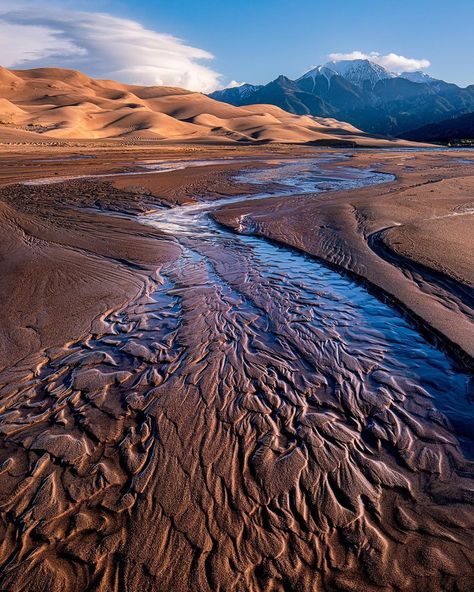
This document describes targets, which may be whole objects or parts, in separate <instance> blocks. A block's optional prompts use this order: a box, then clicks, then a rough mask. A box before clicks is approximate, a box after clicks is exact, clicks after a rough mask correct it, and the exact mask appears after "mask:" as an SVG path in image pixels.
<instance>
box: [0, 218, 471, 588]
mask: <svg viewBox="0 0 474 592" xmlns="http://www.w3.org/2000/svg"><path fill="white" fill-rule="evenodd" d="M188 211H190V210H188ZM183 212H184V210H183V209H182V208H181V209H179V208H177V209H176V210H174V211H173V212H171V213H166V214H160V215H159V216H157V217H156V219H155V221H154V223H155V224H157V225H159V224H161V223H163V224H164V221H165V220H166V223H170V217H171V218H172V220H171V222H172V223H173V225H174V228H175V229H176V228H178V227H180V225H181V235H180V237H179V242H180V244H181V247H182V257H181V258H180V260H179V263H178V264H177V265H176V264H175V265H173V266H170V267H165V268H163V269H161V270H159V273H157V276H156V278H155V279H154V280H153V281H151V282H150V284H149V285H148V286H147V289H146V290H145V291H144V293H143V295H142V297H141V298H140V299H139V300H138V301H137V302H136V303H135V304H134V305H133V306H131V307H129V308H127V309H125V310H121V311H116V312H111V313H109V314H107V315H104V317H103V318H102V319H99V320H98V321H97V323H96V326H95V328H94V332H93V333H92V334H91V335H90V336H89V337H88V338H87V339H86V340H85V341H83V342H81V343H72V344H68V345H67V346H65V347H64V348H62V349H59V350H55V351H47V352H43V353H42V354H40V355H39V356H38V359H37V360H35V364H33V365H31V360H30V361H25V363H24V364H23V365H22V367H18V368H16V369H12V370H11V371H10V372H9V373H8V374H6V375H5V376H4V377H1V379H2V384H1V385H0V386H1V391H0V393H1V405H2V408H1V416H0V421H1V423H0V430H1V435H2V439H1V443H2V446H1V450H0V473H1V481H0V531H1V540H2V543H1V544H0V562H1V576H0V588H1V589H5V590H11V591H25V592H26V591H27V590H38V591H39V590H41V591H43V590H47V591H56V590H57V591H61V592H69V591H71V592H72V591H77V590H103V591H109V590H113V591H115V590H116V591H119V590H127V591H141V590H151V591H163V590H196V591H217V590H226V591H227V590H238V591H244V590H272V591H273V590H274V591H286V590H305V591H306V590H343V591H353V590H354V591H355V590H368V591H372V590H373V591H376V590H377V591H380V590H383V591H386V590H387V591H388V590H410V591H418V590H419V591H423V592H429V591H433V592H434V591H439V590H453V591H454V590H460V591H466V592H467V591H468V590H472V587H473V584H474V582H473V579H472V549H473V537H472V528H473V522H474V520H473V514H472V501H473V483H474V481H473V479H472V463H469V461H467V460H466V454H465V453H466V450H467V449H465V448H464V446H463V450H461V447H460V444H463V436H462V432H463V430H462V429H461V428H459V429H457V427H456V426H453V423H452V421H450V419H449V418H450V414H451V415H452V416H453V417H458V416H461V417H462V414H463V413H464V411H465V405H466V399H465V397H466V390H465V389H466V385H467V382H468V377H467V376H465V375H464V374H462V373H461V372H458V371H456V370H455V369H454V368H453V367H452V365H451V363H450V362H449V360H448V359H447V358H446V357H445V355H444V354H443V353H441V352H440V351H438V350H436V349H435V348H433V347H431V346H430V345H428V344H427V343H426V342H425V341H424V340H423V339H422V338H421V337H420V336H419V335H418V334H417V333H416V332H415V331H414V330H413V329H412V328H411V327H410V326H409V325H408V324H407V323H406V321H405V320H403V319H402V318H401V317H399V316H398V315H397V314H396V313H395V312H394V311H393V310H392V309H390V308H389V307H387V306H386V305H384V304H382V303H381V302H379V301H378V300H377V299H376V298H375V297H373V296H371V295H370V294H368V293H367V291H366V290H365V289H363V288H362V287H360V286H358V285H356V284H355V283H353V282H352V281H351V280H349V279H347V278H344V277H342V276H340V275H339V274H338V273H336V272H334V271H332V270H329V269H327V268H326V267H324V266H322V265H319V264H318V263H317V262H316V261H314V260H311V259H309V258H307V257H305V256H304V255H301V254H298V253H296V252H293V251H291V250H288V249H285V248H283V247H279V246H277V245H274V244H271V243H267V242H266V241H264V240H262V239H257V238H254V237H252V236H246V235H242V236H239V235H234V234H231V233H230V232H227V231H225V230H223V229H220V228H218V227H217V226H215V225H214V223H213V222H211V221H210V220H209V219H208V217H207V216H206V215H205V213H203V212H202V210H199V209H197V210H196V215H191V216H188V217H186V215H184V216H183ZM160 220H161V222H160ZM27 362H30V364H29V365H30V367H31V370H30V371H27V370H26V368H27V367H28V363H27ZM443 397H444V401H443ZM440 409H442V410H441V411H440ZM463 452H464V453H463Z"/></svg>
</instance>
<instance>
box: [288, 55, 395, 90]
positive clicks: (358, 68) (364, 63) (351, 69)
mask: <svg viewBox="0 0 474 592" xmlns="http://www.w3.org/2000/svg"><path fill="white" fill-rule="evenodd" d="M317 76H324V77H325V78H326V79H327V80H328V82H329V83H330V82H331V79H332V78H333V77H334V76H341V77H342V78H344V79H345V80H348V81H349V82H351V83H352V84H355V85H356V86H364V84H366V83H369V85H370V86H371V87H374V86H375V85H376V84H377V82H379V80H385V79H387V78H396V77H397V74H395V73H393V72H390V71H389V70H387V69H386V68H384V67H383V66H379V65H378V64H375V63H374V62H371V61H370V60H339V61H334V62H328V63H327V64H324V65H323V66H318V67H317V68H313V69H312V70H310V71H309V72H306V74H303V76H301V78H299V79H298V80H303V79H305V78H312V79H313V80H314V79H315V78H316V77H317Z"/></svg>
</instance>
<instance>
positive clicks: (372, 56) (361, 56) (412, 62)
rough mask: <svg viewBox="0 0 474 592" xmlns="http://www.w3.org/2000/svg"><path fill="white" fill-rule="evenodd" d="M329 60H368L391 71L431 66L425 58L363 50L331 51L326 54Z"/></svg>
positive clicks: (412, 70) (406, 70)
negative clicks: (365, 51) (348, 51)
mask: <svg viewBox="0 0 474 592" xmlns="http://www.w3.org/2000/svg"><path fill="white" fill-rule="evenodd" d="M328 58H329V60H330V61H338V60H370V61H371V62H374V63H376V64H379V65H380V66H383V67H384V68H387V70H390V71H392V72H416V71H418V70H424V69H425V68H429V67H430V66H431V62H430V61H429V60H425V59H416V58H406V57H405V56H402V55H397V54H396V53H388V54H386V55H382V54H381V53H379V52H377V51H372V52H370V53H364V52H363V51H352V52H350V53H331V54H329V56H328Z"/></svg>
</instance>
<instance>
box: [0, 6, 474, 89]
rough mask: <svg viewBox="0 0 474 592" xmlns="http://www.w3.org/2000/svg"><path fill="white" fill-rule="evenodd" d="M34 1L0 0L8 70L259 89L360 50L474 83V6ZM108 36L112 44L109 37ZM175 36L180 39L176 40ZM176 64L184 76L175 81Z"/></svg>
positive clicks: (2, 52) (0, 50)
mask: <svg viewBox="0 0 474 592" xmlns="http://www.w3.org/2000/svg"><path fill="white" fill-rule="evenodd" d="M38 4H39V3H38V2H32V1H31V2H29V1H27V0H25V1H22V0H0V60H1V59H3V60H5V61H6V62H7V63H4V64H3V65H7V66H19V67H33V66H37V65H63V66H70V67H78V68H80V69H83V70H85V71H86V72H87V71H88V73H89V74H91V75H96V76H101V77H102V76H105V75H107V74H108V72H109V71H110V77H115V78H117V77H119V76H121V79H122V80H124V81H128V82H134V81H136V82H140V81H142V79H143V82H146V83H149V82H150V81H153V80H154V78H153V77H155V78H156V80H157V82H158V83H165V84H181V85H183V86H188V87H195V88H198V87H202V88H198V89H199V90H210V89H211V88H212V87H214V86H218V85H221V86H222V85H225V84H227V83H228V82H229V81H231V80H235V81H238V82H244V81H245V82H256V83H262V82H268V81H269V80H271V79H273V78H275V77H276V76H278V75H279V74H285V75H287V76H289V77H290V78H291V77H293V78H294V77H297V76H299V75H301V74H302V73H303V72H305V71H306V70H308V69H309V68H310V67H312V66H314V65H317V64H319V63H322V62H324V61H326V58H327V56H328V55H329V54H331V53H343V54H345V53H351V52H354V51H359V52H363V53H365V54H370V53H371V52H377V53H378V54H380V56H385V55H387V54H392V53H393V54H396V56H404V57H406V58H410V59H414V60H428V61H429V62H431V66H430V67H429V68H428V69H427V71H428V72H429V73H430V74H431V75H432V76H435V77H439V78H443V79H445V80H447V81H451V82H456V83H458V84H461V85H467V84H472V83H474V68H473V63H474V44H473V42H472V38H473V32H472V27H473V23H474V0H450V1H449V2H448V1H446V0H430V1H428V0H412V1H406V0H399V1H398V2H392V1H389V0H386V1H384V0H378V1H376V0H358V1H352V0H331V1H322V0H300V1H291V0H253V1H250V0H240V1H239V2H237V1H235V2H230V1H225V0H220V1H219V0H155V1H151V0H133V1H131V0H114V1H111V0H95V1H94V2H91V1H90V0H75V1H74V2H71V1H69V0H63V1H62V2H57V1H56V0H50V1H49V0H42V2H41V3H40V4H41V7H39V6H38ZM48 10H49V12H48ZM79 12H80V14H81V15H83V16H82V17H80V18H79V16H78V15H79ZM95 12H101V13H105V14H106V15H108V16H109V17H110V18H109V20H108V21H107V20H106V19H105V18H102V20H101V19H99V21H98V27H97V33H96V35H97V39H95V40H94V39H92V36H93V34H94V33H93V32H92V29H93V27H92V23H93V22H94V15H93V14H91V13H95ZM58 15H59V16H58ZM61 15H62V16H61ZM81 19H82V20H81ZM112 19H119V20H112ZM124 19H127V20H124ZM79 21H81V22H82V25H80V26H79V25H77V22H79ZM132 21H133V22H135V23H136V25H137V29H136V31H135V33H134V35H133V39H131V38H130V39H129V40H128V41H127V43H128V44H129V45H128V46H127V45H126V43H121V42H120V39H121V38H123V37H124V35H125V37H127V39H128V37H130V36H129V35H128V33H127V27H128V30H129V29H130V26H131V25H130V23H131V22H132ZM101 23H102V26H99V25H101ZM127 23H128V25H127ZM2 26H3V27H4V29H3V30H2ZM132 28H133V27H132ZM112 30H115V31H116V39H109V37H112V35H109V34H108V32H110V31H112ZM154 33H156V34H157V35H158V36H155V37H153V34H154ZM99 35H100V36H101V41H100V43H99V42H98V36H99ZM9 36H10V37H12V38H13V37H14V39H15V43H14V44H13V45H14V47H12V44H10V45H9V46H8V47H7V44H8V43H9ZM169 36H173V37H174V38H177V39H175V40H174V41H173V42H171V40H170V39H171V38H169ZM84 37H86V39H85V38H84ZM141 38H143V40H144V44H145V45H144V46H143V47H141V46H140V39H141ZM167 39H168V41H167ZM109 41H110V45H109V46H107V43H109ZM2 43H3V46H2ZM35 43H36V44H37V47H36V48H35V46H34V45H35ZM168 44H170V45H168ZM173 44H174V45H173ZM24 46H25V47H24ZM153 52H155V54H154V57H153V55H152V54H153ZM173 52H174V53H173ZM211 54H212V57H211ZM94 55H95V57H96V58H97V59H95V60H94V59H93V58H94ZM2 56H3V58H2ZM167 56H169V58H168V57H167ZM168 59H169V62H170V64H171V66H170V68H168V72H167V71H166V70H167V68H166V66H167V61H168ZM379 59H384V58H379ZM121 61H122V62H123V63H121ZM395 61H396V60H395ZM392 62H393V60H392V61H391V60H390V59H389V60H388V62H387V60H386V63H389V64H391V63H392ZM180 68H181V70H183V71H184V70H186V75H182V76H180V75H179V72H178V70H179V69H180ZM399 69H401V67H400V68H399ZM170 72H173V75H171V74H170Z"/></svg>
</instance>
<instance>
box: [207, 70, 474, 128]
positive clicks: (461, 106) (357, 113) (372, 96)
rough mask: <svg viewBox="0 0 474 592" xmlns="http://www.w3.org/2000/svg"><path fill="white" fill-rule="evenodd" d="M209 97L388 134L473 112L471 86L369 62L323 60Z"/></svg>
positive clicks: (234, 103) (473, 97) (473, 99)
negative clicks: (291, 74) (295, 74)
mask: <svg viewBox="0 0 474 592" xmlns="http://www.w3.org/2000/svg"><path fill="white" fill-rule="evenodd" d="M210 96H211V97H212V98H213V99H217V100H219V101H224V102H226V103H231V104H233V105H239V106H240V105H251V104H258V103H260V104H272V105H277V106H278V107H281V108H282V109H285V110H286V111H289V112H290V113H296V114H298V115H314V116H320V117H334V118H336V119H340V120H343V121H347V122H349V123H352V124H353V125H355V126H356V127H358V128H360V129H363V130H365V131H366V132H368V133H377V134H384V135H392V136H399V135H402V134H404V133H406V132H409V131H410V130H414V129H417V128H419V127H422V126H424V125H426V124H429V123H436V122H438V121H442V120H445V119H446V118H449V117H452V118H454V117H459V116H460V115H463V114H465V113H473V112H474V85H471V86H468V87H466V88H460V87H459V86H456V85H455V84H448V83H446V82H443V81H442V80H436V79H434V78H432V77H431V76H429V75H428V74H425V73H424V72H403V73H402V74H398V73H395V72H390V71H389V70H387V69H386V68H384V67H382V66H379V65H378V64H375V63H374V62H371V61H370V60H341V61H335V62H328V63H326V64H324V65H321V66H318V67H316V68H313V69H311V70H310V71H309V72H306V74H303V76H301V77H300V78H298V79H297V80H290V79H289V78H287V77H285V76H279V77H278V78H276V79H275V80H273V81H271V82H269V83H268V84H265V85H255V86H254V85H250V84H246V85H243V86H242V87H236V88H228V89H224V90H222V91H216V92H214V93H212V95H210Z"/></svg>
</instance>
